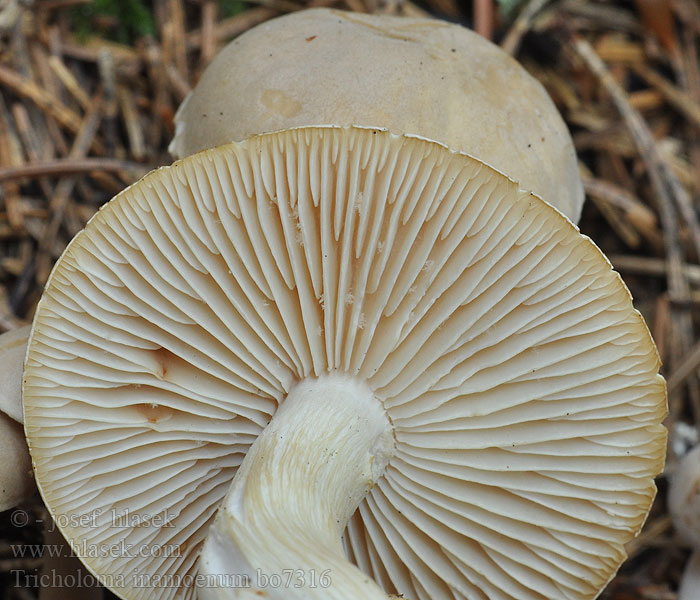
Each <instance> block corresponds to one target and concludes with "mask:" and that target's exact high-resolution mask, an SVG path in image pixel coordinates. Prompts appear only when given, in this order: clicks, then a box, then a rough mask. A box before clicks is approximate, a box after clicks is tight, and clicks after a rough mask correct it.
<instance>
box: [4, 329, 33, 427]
mask: <svg viewBox="0 0 700 600" xmlns="http://www.w3.org/2000/svg"><path fill="white" fill-rule="evenodd" d="M30 330H31V326H30V325H25V326H24V327H18V328H17V329H12V330H10V331H7V332H5V333H3V334H2V335H0V411H1V412H4V413H5V414H6V415H7V416H8V417H10V418H12V419H14V420H15V421H17V422H18V423H21V422H22V369H23V368H24V356H25V354H26V353H27V342H28V341H29V332H30Z"/></svg>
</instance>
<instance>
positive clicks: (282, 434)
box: [198, 374, 394, 600]
mask: <svg viewBox="0 0 700 600" xmlns="http://www.w3.org/2000/svg"><path fill="white" fill-rule="evenodd" d="M393 449H394V439H393V432H392V427H391V424H390V422H389V419H388V417H387V416H386V413H385V412H384V409H383V407H382V405H381V404H380V402H379V401H378V400H377V399H376V398H375V397H374V395H373V394H372V391H371V390H370V388H369V387H368V386H367V385H366V384H365V383H364V382H360V381H357V380H354V379H352V378H351V377H348V376H343V375H338V374H330V375H324V376H322V377H319V378H318V379H315V378H309V379H305V380H303V381H301V382H299V383H298V384H297V385H296V386H295V387H294V388H293V389H292V390H291V391H290V393H289V394H288V396H287V398H286V400H285V401H284V403H283V404H282V405H281V406H280V408H279V410H278V411H277V412H276V413H275V415H274V417H273V418H272V420H271V421H270V424H269V425H268V426H267V428H266V429H265V430H264V431H263V433H262V434H261V435H260V436H259V437H258V439H257V440H256V441H255V443H254V444H253V445H252V447H251V449H250V451H249V452H248V454H247V455H246V457H245V459H244V461H243V463H242V465H241V467H240V469H239V471H238V474H237V475H236V477H235V479H234V481H233V483H232V484H231V488H230V490H229V492H228V494H227V496H226V498H225V499H224V502H223V503H222V505H221V507H220V508H219V513H218V515H217V518H216V520H215V522H214V524H213V525H212V528H211V530H210V533H209V537H208V538H207V541H206V543H205V544H204V548H203V550H202V553H201V556H200V564H199V572H200V575H201V576H203V577H200V578H199V579H201V581H200V582H199V583H200V584H201V586H202V587H200V589H199V590H198V597H200V598H204V599H205V600H208V599H210V598H211V599H213V598H244V597H248V596H249V595H250V594H254V595H253V596H250V597H261V596H263V595H264V597H268V598H276V597H280V598H286V599H292V598H307V599H308V598H324V599H338V600H340V599H347V600H349V599H351V598H352V599H353V600H355V599H358V598H363V599H367V600H372V599H375V598H376V599H379V598H381V599H383V600H386V598H387V596H386V594H385V593H384V592H382V590H381V589H380V588H379V586H378V585H377V584H376V583H375V582H374V581H372V579H371V578H370V577H368V576H367V575H365V574H364V573H362V572H361V571H360V570H359V569H358V568H357V567H356V566H354V565H353V564H351V563H350V562H349V561H348V560H347V558H346V557H345V554H344V552H343V547H342V543H341V536H342V534H343V531H344V529H345V527H346V526H347V523H348V521H349V520H350V517H351V516H352V515H353V513H354V512H355V510H356V509H357V507H358V505H359V504H360V502H361V500H362V499H363V498H364V496H365V495H366V494H367V492H369V490H370V489H371V488H372V486H373V485H374V483H375V482H376V481H377V480H378V479H379V477H381V475H382V473H383V472H384V469H385V467H386V465H387V463H388V462H389V459H390V458H391V455H392V453H393ZM261 592H262V593H261Z"/></svg>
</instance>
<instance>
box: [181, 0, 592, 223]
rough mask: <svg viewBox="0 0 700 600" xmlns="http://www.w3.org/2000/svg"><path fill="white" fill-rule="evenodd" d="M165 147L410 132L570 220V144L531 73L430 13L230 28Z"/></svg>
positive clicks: (300, 15)
mask: <svg viewBox="0 0 700 600" xmlns="http://www.w3.org/2000/svg"><path fill="white" fill-rule="evenodd" d="M175 125H176V135H175V138H174V140H173V142H172V144H171V146H170V152H171V153H172V154H173V155H174V156H175V157H177V158H182V157H184V156H187V155H188V154H192V153H194V152H196V151H199V150H204V149H206V148H212V147H214V146H218V145H220V144H224V143H226V142H230V141H239V140H243V139H245V138H247V137H249V136H251V135H256V134H259V133H263V132H269V131H275V130H279V129H287V128H291V127H299V126H304V125H341V126H347V125H361V126H367V127H380V128H387V129H389V130H391V131H394V132H397V133H408V134H416V135H419V136H421V137H426V138H428V139H431V140H436V141H438V142H441V143H443V144H445V145H447V146H448V147H450V148H452V149H453V150H457V151H460V152H466V153H468V154H471V155H472V156H475V157H476V158H478V159H479V160H481V161H483V162H485V163H488V164H489V165H491V166H493V167H494V168H496V169H498V170H499V171H501V172H503V173H505V174H507V175H508V176H510V177H512V178H513V179H515V180H516V181H518V182H519V183H520V186H521V187H522V188H523V189H525V190H528V191H531V192H534V193H535V194H537V195H538V196H540V197H541V198H544V200H546V201H547V202H550V203H551V204H552V205H553V206H555V207H556V208H558V209H559V210H561V211H562V212H563V213H564V214H565V215H566V216H567V217H569V218H570V219H571V220H572V221H573V222H574V223H576V222H578V219H579V216H580V214H581V207H582V205H583V199H584V193H583V185H582V183H581V180H580V178H579V175H578V166H577V161H576V152H575V150H574V146H573V143H572V141H571V137H570V136H569V132H568V130H567V128H566V125H565V124H564V121H563V120H562V118H561V116H560V115H559V113H558V111H557V109H556V107H555V106H554V104H553V103H552V101H551V99H550V98H549V96H548V95H547V92H546V91H545V90H544V88H543V87H542V86H541V85H540V83H539V82H538V81H537V80H536V79H535V78H534V77H532V76H530V75H529V74H528V73H527V71H525V69H523V68H522V67H521V66H520V65H519V64H518V63H517V62H516V61H515V60H514V59H513V58H511V57H510V56H509V55H507V54H506V53H505V52H503V51H502V50H501V49H500V48H498V47H497V46H495V45H494V44H492V43H491V42H489V41H487V40H485V39H484V38H482V37H481V36H479V35H477V34H476V33H474V32H473V31H470V30H468V29H465V28H464V27H460V26H458V25H453V24H450V23H446V22H444V21H439V20H434V19H421V18H407V17H393V16H380V15H365V14H358V13H348V12H344V11H340V10H329V9H322V8H319V9H312V10H304V11H299V12H295V13H292V14H289V15H286V16H283V17H279V18H277V19H273V20H271V21H267V22H265V23H263V24H262V25H258V26H257V27H254V28H253V29H251V30H249V31H248V32H246V33H245V34H243V35H241V36H239V37H238V38H236V39H235V40H234V41H232V42H231V43H230V44H229V45H228V46H226V47H225V48H224V49H223V50H222V51H221V52H220V53H219V54H218V55H217V57H216V58H215V59H214V61H213V62H212V63H211V65H209V67H208V68H207V70H206V71H205V72H204V74H203V75H202V78H201V80H200V81H199V83H198V84H197V87H196V88H195V89H194V91H193V92H192V93H191V94H190V96H189V97H188V98H186V99H185V101H184V102H183V104H182V105H181V107H180V109H179V110H178V112H177V115H176V117H175Z"/></svg>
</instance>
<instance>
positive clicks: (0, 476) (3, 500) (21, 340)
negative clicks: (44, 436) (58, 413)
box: [0, 326, 36, 511]
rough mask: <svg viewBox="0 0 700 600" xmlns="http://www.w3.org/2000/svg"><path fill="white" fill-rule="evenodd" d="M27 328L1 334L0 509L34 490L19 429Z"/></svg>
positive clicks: (27, 455) (9, 505) (27, 453)
mask: <svg viewBox="0 0 700 600" xmlns="http://www.w3.org/2000/svg"><path fill="white" fill-rule="evenodd" d="M29 330H30V327H29V326H26V327H20V328H18V329H13V330H11V331H8V332H6V333H3V334H2V335H0V457H2V463H1V464H0V511H2V510H8V509H10V508H12V507H14V506H17V504H19V503H20V502H22V501H23V500H26V499H27V498H28V497H29V496H31V495H32V494H33V493H34V492H35V491H36V486H35V485H34V474H33V473H32V461H31V458H30V456H29V450H28V448H27V442H26V440H25V439H24V431H23V430H22V421H23V416H22V368H23V364H24V355H25V353H26V351H27V342H28V340H29Z"/></svg>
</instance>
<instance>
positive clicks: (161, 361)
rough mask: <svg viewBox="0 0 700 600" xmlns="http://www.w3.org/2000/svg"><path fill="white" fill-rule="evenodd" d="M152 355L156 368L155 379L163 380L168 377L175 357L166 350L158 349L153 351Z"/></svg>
mask: <svg viewBox="0 0 700 600" xmlns="http://www.w3.org/2000/svg"><path fill="white" fill-rule="evenodd" d="M152 353H153V357H154V359H155V362H156V365H157V367H158V370H157V371H156V373H155V374H156V377H158V379H165V378H166V377H167V375H168V371H169V370H170V369H171V368H172V366H173V364H174V362H175V359H176V356H175V355H174V354H173V353H172V352H170V350H168V349H167V348H158V349H157V350H153V351H152Z"/></svg>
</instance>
